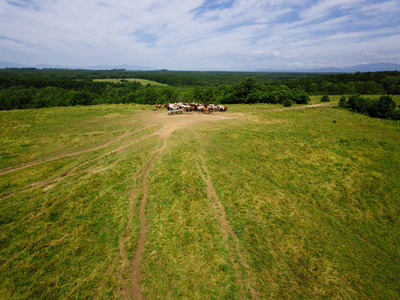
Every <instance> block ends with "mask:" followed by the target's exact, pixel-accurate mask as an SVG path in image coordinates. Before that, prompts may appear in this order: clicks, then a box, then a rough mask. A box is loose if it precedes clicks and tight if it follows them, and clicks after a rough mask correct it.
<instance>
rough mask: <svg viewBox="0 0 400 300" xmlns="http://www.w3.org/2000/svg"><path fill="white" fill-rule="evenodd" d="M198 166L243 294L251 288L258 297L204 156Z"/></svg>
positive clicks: (254, 297)
mask: <svg viewBox="0 0 400 300" xmlns="http://www.w3.org/2000/svg"><path fill="white" fill-rule="evenodd" d="M197 166H198V169H199V173H200V175H201V177H202V178H203V180H204V182H205V183H206V185H207V196H208V199H209V200H210V201H212V203H210V205H211V206H212V209H213V210H214V216H215V219H216V220H217V221H218V223H219V224H220V226H221V231H222V238H223V240H224V243H225V247H226V248H227V250H228V253H229V255H230V258H231V263H232V266H233V268H234V270H235V276H236V280H237V282H238V284H239V286H240V290H241V296H242V297H246V290H250V293H251V295H252V297H253V299H258V297H257V292H256V290H255V289H254V287H253V283H254V276H253V273H252V271H251V268H250V266H249V265H248V264H247V261H246V259H245V258H244V256H243V251H242V250H241V247H240V243H239V239H238V237H237V236H236V234H235V232H234V231H233V228H232V225H231V224H230V223H229V221H228V219H227V217H226V212H225V208H224V206H223V204H222V202H221V201H220V200H219V197H218V195H217V192H216V191H215V189H214V186H213V183H212V181H211V176H210V172H209V171H208V169H207V166H206V164H205V162H204V159H203V157H202V158H201V166H200V165H199V164H198V165H197ZM229 240H231V241H232V244H233V245H231V244H230V242H229ZM236 253H238V255H239V262H237V261H236V260H235V256H236ZM241 266H242V267H241ZM242 268H244V269H245V271H246V273H247V274H246V275H247V276H244V274H243V273H242V270H241V269H242ZM246 298H247V297H246Z"/></svg>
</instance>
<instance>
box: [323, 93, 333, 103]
mask: <svg viewBox="0 0 400 300" xmlns="http://www.w3.org/2000/svg"><path fill="white" fill-rule="evenodd" d="M329 101H331V100H330V99H329V96H328V95H327V94H326V95H323V96H322V98H321V102H329Z"/></svg>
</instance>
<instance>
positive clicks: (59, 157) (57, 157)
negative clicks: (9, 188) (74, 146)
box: [0, 127, 147, 175]
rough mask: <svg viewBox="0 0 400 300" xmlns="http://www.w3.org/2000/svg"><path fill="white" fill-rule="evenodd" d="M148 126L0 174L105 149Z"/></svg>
mask: <svg viewBox="0 0 400 300" xmlns="http://www.w3.org/2000/svg"><path fill="white" fill-rule="evenodd" d="M146 128H147V127H145V128H141V129H138V130H134V131H130V132H126V133H124V134H121V135H119V136H118V137H117V138H115V139H113V140H111V141H108V142H107V143H105V144H102V145H99V146H96V147H93V148H89V149H85V150H80V151H76V152H71V153H65V154H60V155H57V156H54V157H49V158H46V159H42V160H37V161H33V162H29V163H26V164H23V165H19V166H12V167H9V168H5V169H3V170H0V175H5V174H8V173H12V172H15V171H19V170H23V169H26V168H29V167H33V166H37V165H40V164H44V163H48V162H52V161H55V160H58V159H62V158H66V157H70V156H75V155H79V154H84V153H87V152H92V151H96V150H99V149H103V148H105V147H108V146H110V145H111V144H113V143H115V142H117V141H119V140H122V139H123V138H125V137H127V136H129V135H131V134H134V133H137V132H139V131H142V130H144V129H146Z"/></svg>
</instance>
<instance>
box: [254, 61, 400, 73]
mask: <svg viewBox="0 0 400 300" xmlns="http://www.w3.org/2000/svg"><path fill="white" fill-rule="evenodd" d="M259 71H261V72H295V73H356V72H382V71H400V64H392V63H376V64H363V65H356V66H351V67H345V68H319V69H268V70H266V69H264V70H259Z"/></svg>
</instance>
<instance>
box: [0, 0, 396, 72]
mask: <svg viewBox="0 0 400 300" xmlns="http://www.w3.org/2000/svg"><path fill="white" fill-rule="evenodd" d="M0 61H5V62H11V63H19V64H24V65H38V64H49V65H60V66H64V67H71V68H73V67H88V66H95V65H112V66H116V65H124V64H127V65H139V66H147V67H151V68H155V69H169V70H211V71H215V70H220V71H225V70H226V71H252V70H265V69H305V68H323V67H347V66H353V65H358V64H368V63H378V62H386V63H400V0H319V1H318V0H258V1H256V0H215V1H210V0H205V1H204V0H101V1H97V0H65V1H62V0H0Z"/></svg>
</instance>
